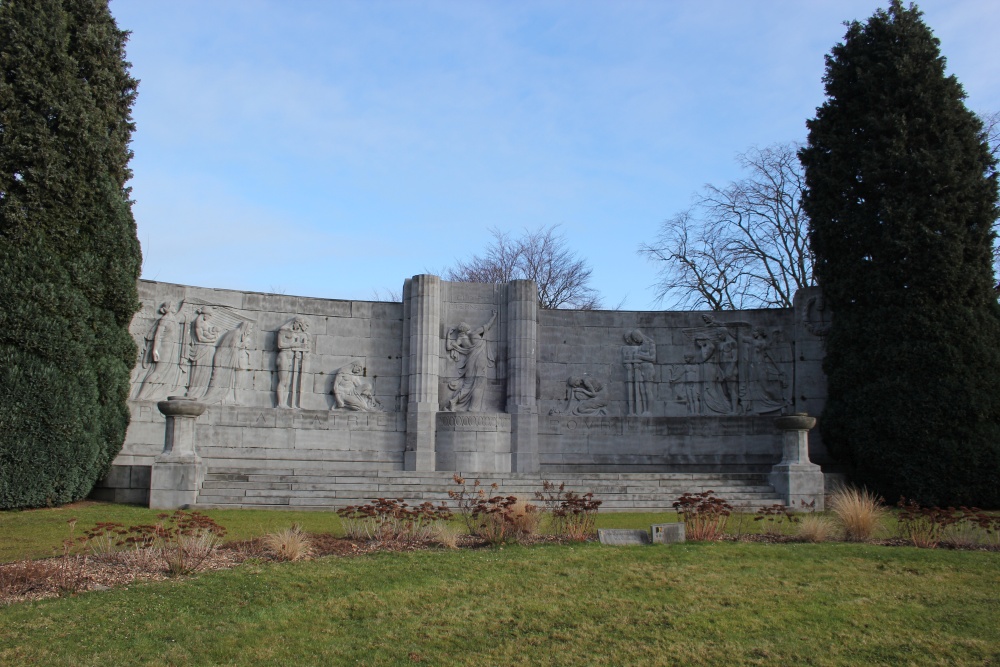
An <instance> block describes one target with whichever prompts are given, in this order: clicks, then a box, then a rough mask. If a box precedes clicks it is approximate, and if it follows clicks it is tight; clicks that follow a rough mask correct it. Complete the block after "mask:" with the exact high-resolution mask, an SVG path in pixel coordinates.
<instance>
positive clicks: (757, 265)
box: [639, 144, 815, 310]
mask: <svg viewBox="0 0 1000 667" xmlns="http://www.w3.org/2000/svg"><path fill="white" fill-rule="evenodd" d="M797 150H798V146H797V145H796V144H775V145H773V146H769V147H767V148H752V149H750V150H748V151H747V152H746V153H743V154H741V155H739V156H737V160H738V162H739V164H740V166H741V167H742V168H743V169H744V170H745V171H746V172H748V176H747V177H746V178H744V179H742V180H739V181H735V182H733V183H730V184H729V185H727V186H725V187H723V188H719V187H716V186H714V185H706V186H705V188H704V189H703V190H702V192H701V193H699V194H697V195H696V197H695V202H694V204H693V206H692V207H691V208H690V209H689V210H687V211H682V212H681V213H678V214H677V215H675V216H674V217H672V218H670V219H668V220H667V221H665V222H664V223H663V224H662V225H661V226H660V231H659V233H658V234H657V237H656V240H655V241H654V242H653V243H649V244H643V245H642V246H640V248H639V252H640V254H643V255H645V256H646V257H647V258H649V259H651V260H654V261H657V262H658V263H659V264H660V268H659V282H658V284H657V287H658V292H657V296H658V298H659V299H660V300H661V301H667V302H668V304H669V305H670V306H672V307H680V308H709V309H711V310H729V309H743V308H762V307H763V308H766V307H789V306H791V305H792V297H793V296H794V294H795V291H796V290H797V289H799V288H801V287H806V286H808V285H813V284H815V283H814V281H813V277H812V257H811V255H810V252H809V245H808V237H807V226H808V223H807V219H806V216H805V213H804V212H803V210H802V201H801V200H802V190H803V187H804V185H805V182H804V179H803V174H802V168H801V166H800V165H799V160H798V156H797Z"/></svg>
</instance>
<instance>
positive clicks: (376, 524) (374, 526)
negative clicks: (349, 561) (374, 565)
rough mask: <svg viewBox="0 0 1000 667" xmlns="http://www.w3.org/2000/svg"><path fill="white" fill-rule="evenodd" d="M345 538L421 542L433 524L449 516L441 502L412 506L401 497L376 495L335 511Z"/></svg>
mask: <svg viewBox="0 0 1000 667" xmlns="http://www.w3.org/2000/svg"><path fill="white" fill-rule="evenodd" d="M337 516H339V517H340V519H341V522H342V523H343V525H344V530H345V532H346V534H347V537H348V538H349V539H355V540H375V541H392V540H405V541H410V542H412V541H425V540H428V539H430V537H431V535H432V534H433V532H434V529H435V527H436V526H437V525H438V524H440V523H443V522H446V521H448V520H449V519H451V517H452V514H451V510H450V509H448V506H447V505H446V504H445V503H441V504H440V505H434V503H431V502H424V503H421V504H420V505H417V506H415V507H411V506H410V505H409V504H407V503H405V502H403V499H402V498H390V499H388V500H387V499H385V498H377V499H375V500H372V502H370V503H368V504H365V505H348V506H347V507H344V508H342V509H339V510H337Z"/></svg>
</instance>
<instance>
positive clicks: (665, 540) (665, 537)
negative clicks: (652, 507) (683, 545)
mask: <svg viewBox="0 0 1000 667" xmlns="http://www.w3.org/2000/svg"><path fill="white" fill-rule="evenodd" d="M650 532H652V533H653V544H674V543H676V542H683V541H684V540H685V537H684V524H683V523H654V524H653V525H652V526H650Z"/></svg>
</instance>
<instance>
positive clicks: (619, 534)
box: [597, 528, 649, 546]
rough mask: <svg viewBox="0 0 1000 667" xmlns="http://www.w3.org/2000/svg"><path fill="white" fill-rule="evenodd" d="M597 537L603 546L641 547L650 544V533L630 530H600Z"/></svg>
mask: <svg viewBox="0 0 1000 667" xmlns="http://www.w3.org/2000/svg"><path fill="white" fill-rule="evenodd" d="M597 537H598V539H599V540H600V541H601V544H610V545H614V546H641V545H643V544H649V533H647V532H646V531H644V530H632V529H629V528H599V529H598V530H597Z"/></svg>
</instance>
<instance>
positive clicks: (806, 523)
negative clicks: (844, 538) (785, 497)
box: [798, 514, 834, 542]
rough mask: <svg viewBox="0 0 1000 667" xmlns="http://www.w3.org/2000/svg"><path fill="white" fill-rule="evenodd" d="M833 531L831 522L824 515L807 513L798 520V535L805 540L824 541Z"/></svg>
mask: <svg viewBox="0 0 1000 667" xmlns="http://www.w3.org/2000/svg"><path fill="white" fill-rule="evenodd" d="M833 531H834V525H833V522H832V521H830V519H828V518H827V517H825V516H819V515H816V514H807V515H806V516H804V517H802V520H801V521H799V529H798V536H799V539H801V540H803V541H805V542H826V541H827V540H829V539H830V538H831V537H832V536H833Z"/></svg>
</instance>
